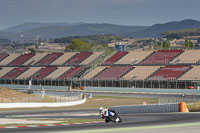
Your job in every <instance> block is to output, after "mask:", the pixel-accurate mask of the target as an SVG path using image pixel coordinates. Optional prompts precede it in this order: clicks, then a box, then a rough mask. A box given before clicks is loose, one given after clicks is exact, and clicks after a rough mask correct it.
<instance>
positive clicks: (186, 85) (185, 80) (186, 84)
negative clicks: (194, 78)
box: [185, 80, 187, 89]
mask: <svg viewBox="0 0 200 133" xmlns="http://www.w3.org/2000/svg"><path fill="white" fill-rule="evenodd" d="M185 89H187V84H186V80H185Z"/></svg>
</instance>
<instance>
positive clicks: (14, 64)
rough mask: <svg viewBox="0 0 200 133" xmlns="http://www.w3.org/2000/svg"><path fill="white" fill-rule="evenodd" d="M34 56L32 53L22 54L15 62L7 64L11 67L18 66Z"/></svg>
mask: <svg viewBox="0 0 200 133" xmlns="http://www.w3.org/2000/svg"><path fill="white" fill-rule="evenodd" d="M34 55H35V54H34V53H28V54H22V55H20V56H19V57H17V58H16V59H15V60H13V61H12V62H10V63H9V65H11V66H18V65H22V64H23V63H24V62H26V61H27V60H29V59H30V58H31V57H33V56H34Z"/></svg>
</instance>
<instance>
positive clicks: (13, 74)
mask: <svg viewBox="0 0 200 133" xmlns="http://www.w3.org/2000/svg"><path fill="white" fill-rule="evenodd" d="M27 69H29V68H28V67H17V68H14V69H12V70H11V71H10V72H8V73H7V74H6V75H4V76H3V77H1V78H2V79H15V78H16V77H17V76H19V75H20V74H22V73H23V72H25V71H26V70H27Z"/></svg>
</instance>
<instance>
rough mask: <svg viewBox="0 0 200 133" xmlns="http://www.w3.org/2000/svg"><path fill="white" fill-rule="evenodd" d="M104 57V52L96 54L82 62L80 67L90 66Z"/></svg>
mask: <svg viewBox="0 0 200 133" xmlns="http://www.w3.org/2000/svg"><path fill="white" fill-rule="evenodd" d="M102 55H103V52H94V53H93V54H92V55H90V56H89V57H88V58H86V59H85V60H84V61H83V62H81V63H80V65H89V64H91V63H92V62H94V61H95V60H96V59H98V58H99V57H100V56H102Z"/></svg>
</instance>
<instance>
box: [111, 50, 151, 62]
mask: <svg viewBox="0 0 200 133" xmlns="http://www.w3.org/2000/svg"><path fill="white" fill-rule="evenodd" d="M151 53H152V51H129V52H128V54H126V55H125V56H123V57H122V58H121V59H120V60H119V61H117V62H116V63H115V64H138V63H139V62H140V61H142V60H143V59H144V58H146V57H147V56H148V55H150V54H151Z"/></svg>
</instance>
